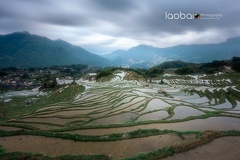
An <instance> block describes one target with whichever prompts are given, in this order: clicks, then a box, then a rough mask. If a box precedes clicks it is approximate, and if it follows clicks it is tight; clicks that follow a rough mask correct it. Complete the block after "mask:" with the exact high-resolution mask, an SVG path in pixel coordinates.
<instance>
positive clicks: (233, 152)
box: [166, 137, 240, 160]
mask: <svg viewBox="0 0 240 160" xmlns="http://www.w3.org/2000/svg"><path fill="white" fill-rule="evenodd" d="M192 159H194V160H204V159H206V160H240V137H223V138H219V139H216V140H214V141H212V142H211V143H209V144H206V145H203V146H200V147H198V148H196V149H193V150H191V151H188V152H184V153H179V154H176V155H174V156H173V157H168V158H167V159H166V160H192Z"/></svg>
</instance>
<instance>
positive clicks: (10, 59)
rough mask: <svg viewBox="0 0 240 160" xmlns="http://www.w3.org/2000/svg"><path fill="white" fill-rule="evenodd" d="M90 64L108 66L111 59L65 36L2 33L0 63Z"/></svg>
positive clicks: (42, 65)
mask: <svg viewBox="0 0 240 160" xmlns="http://www.w3.org/2000/svg"><path fill="white" fill-rule="evenodd" d="M69 64H87V65H90V66H101V67H103V66H109V65H111V62H110V60H108V59H106V58H103V57H101V56H98V55H95V54H92V53H90V52H88V51H87V50H85V49H83V48H81V47H78V46H73V45H71V44H70V43H67V42H65V41H63V40H54V41H53V40H50V39H48V38H46V37H41V36H38V35H33V34H30V33H28V32H15V33H11V34H6V35H0V67H1V68H3V67H10V66H13V67H21V68H27V67H46V66H53V65H69Z"/></svg>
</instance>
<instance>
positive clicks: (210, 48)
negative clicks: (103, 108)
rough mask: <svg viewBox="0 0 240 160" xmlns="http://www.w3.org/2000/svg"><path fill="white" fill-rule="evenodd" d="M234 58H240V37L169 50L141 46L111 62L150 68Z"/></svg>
mask: <svg viewBox="0 0 240 160" xmlns="http://www.w3.org/2000/svg"><path fill="white" fill-rule="evenodd" d="M110 55H111V54H110ZM110 55H108V56H110ZM233 56H240V37H237V38H231V39H228V40H227V41H226V42H223V43H220V44H197V45H179V46H174V47H168V48H157V47H153V46H147V45H139V46H136V47H132V48H130V49H128V50H127V51H125V52H121V54H120V55H119V56H117V57H116V58H114V59H111V60H112V62H113V64H114V65H118V66H130V67H142V68H149V67H151V66H154V65H157V64H159V63H162V62H165V61H176V60H180V61H185V62H195V63H204V62H210V61H213V60H225V59H231V58H232V57H233ZM106 58H108V57H106Z"/></svg>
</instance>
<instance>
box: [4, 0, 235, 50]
mask: <svg viewBox="0 0 240 160" xmlns="http://www.w3.org/2000/svg"><path fill="white" fill-rule="evenodd" d="M239 4H240V2H239V0H231V1H229V0H201V1H191V0H181V1H177V0H1V1H0V34H7V33H11V32H16V31H28V32H30V33H32V34H37V35H41V36H46V37H48V38H50V39H53V40H55V39H62V40H65V41H67V42H69V43H72V44H74V45H78V46H81V47H83V48H85V49H87V50H89V51H91V52H93V53H96V54H106V53H110V52H111V51H114V50H116V49H128V48H130V47H133V46H136V45H139V44H146V45H152V46H156V47H169V46H175V45H180V44H205V43H220V42H223V41H225V40H226V39H227V38H230V37H236V36H240V17H238V16H240V5H239ZM165 12H168V13H179V12H182V13H199V14H201V13H204V14H223V16H222V17H221V18H220V19H198V20H196V19H194V20H187V19H185V20H180V19H179V20H169V19H165Z"/></svg>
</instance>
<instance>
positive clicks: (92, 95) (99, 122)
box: [0, 69, 240, 159]
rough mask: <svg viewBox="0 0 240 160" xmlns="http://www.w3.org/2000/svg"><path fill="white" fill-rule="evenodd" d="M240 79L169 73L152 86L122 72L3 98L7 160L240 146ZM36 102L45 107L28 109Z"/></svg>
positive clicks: (0, 141)
mask: <svg viewBox="0 0 240 160" xmlns="http://www.w3.org/2000/svg"><path fill="white" fill-rule="evenodd" d="M239 78H240V75H239V73H237V72H228V71H223V72H216V73H214V74H207V75H206V74H195V75H190V74H189V75H177V74H173V73H164V74H162V75H161V76H160V77H158V78H152V79H150V80H148V81H145V79H144V77H143V76H142V75H141V74H138V73H137V72H134V71H131V70H126V69H116V70H114V72H113V74H112V75H108V76H103V77H101V78H100V79H98V80H97V81H95V80H89V79H87V78H86V77H82V78H80V79H75V80H67V79H64V78H57V83H58V86H59V87H58V88H57V89H55V90H52V91H48V92H43V91H41V90H34V91H29V92H32V94H31V93H28V94H27V93H25V94H24V93H22V92H23V91H15V92H6V93H3V94H2V95H1V97H0V98H1V99H4V100H5V102H3V103H1V122H0V129H1V130H0V136H1V137H0V145H1V146H2V149H1V155H2V157H3V159H4V157H5V159H8V158H10V159H11V158H17V159H28V158H36V159H37V158H39V159H44V158H45V159H50V158H53V157H55V159H161V158H167V157H169V156H170V157H169V158H170V159H171V156H172V155H175V154H177V153H181V152H185V151H189V150H191V151H194V149H195V148H197V147H198V146H202V145H203V147H204V146H207V145H208V144H209V143H211V144H212V143H217V141H216V140H215V139H217V138H220V137H226V136H227V137H229V136H230V137H229V138H232V137H233V136H236V138H235V139H234V140H237V141H239V140H240V138H239V135H240V132H239V130H240V125H239V124H240V86H239V84H240V83H239ZM150 81H151V82H150ZM20 92H21V93H20ZM29 98H30V99H37V98H38V100H37V102H36V103H30V104H28V105H26V104H25V103H24V102H26V100H27V99H28V100H29ZM220 139H221V138H220ZM220 139H217V140H220ZM228 142H229V141H228ZM233 142H235V141H233ZM219 143H220V142H219ZM223 145H224V144H223ZM231 145H233V146H232V147H236V148H237V147H239V143H232V144H231ZM216 147H217V146H216ZM223 149H224V147H223ZM191 151H190V152H191ZM221 152H222V151H221V150H219V153H221ZM200 159H201V158H200Z"/></svg>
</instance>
